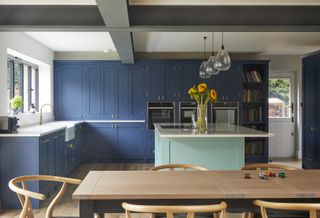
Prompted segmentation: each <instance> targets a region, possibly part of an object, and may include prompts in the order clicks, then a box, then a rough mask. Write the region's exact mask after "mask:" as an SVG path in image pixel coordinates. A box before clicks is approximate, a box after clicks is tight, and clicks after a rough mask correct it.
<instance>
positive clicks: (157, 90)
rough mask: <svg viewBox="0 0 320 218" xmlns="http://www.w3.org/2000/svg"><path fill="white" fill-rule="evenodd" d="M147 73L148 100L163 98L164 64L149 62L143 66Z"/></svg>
mask: <svg viewBox="0 0 320 218" xmlns="http://www.w3.org/2000/svg"><path fill="white" fill-rule="evenodd" d="M144 70H145V71H146V74H147V81H148V91H147V98H148V101H161V100H164V70H165V68H164V66H163V64H150V65H147V66H144Z"/></svg>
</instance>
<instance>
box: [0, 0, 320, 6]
mask: <svg viewBox="0 0 320 218" xmlns="http://www.w3.org/2000/svg"><path fill="white" fill-rule="evenodd" d="M0 4H10V5H15V4H17V5H95V4H96V1H95V0H0ZM129 4H131V5H320V0H129Z"/></svg>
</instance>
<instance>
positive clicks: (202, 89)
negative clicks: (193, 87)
mask: <svg viewBox="0 0 320 218" xmlns="http://www.w3.org/2000/svg"><path fill="white" fill-rule="evenodd" d="M206 89H207V84H205V83H200V84H199V85H198V90H199V92H204V91H205V90H206Z"/></svg>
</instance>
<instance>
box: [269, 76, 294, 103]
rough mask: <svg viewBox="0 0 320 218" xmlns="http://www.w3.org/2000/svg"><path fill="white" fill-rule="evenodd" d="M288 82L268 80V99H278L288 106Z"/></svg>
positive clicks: (286, 80)
mask: <svg viewBox="0 0 320 218" xmlns="http://www.w3.org/2000/svg"><path fill="white" fill-rule="evenodd" d="M289 96H290V82H289V80H288V79H269V98H279V99H280V100H282V101H284V102H285V105H288V104H289Z"/></svg>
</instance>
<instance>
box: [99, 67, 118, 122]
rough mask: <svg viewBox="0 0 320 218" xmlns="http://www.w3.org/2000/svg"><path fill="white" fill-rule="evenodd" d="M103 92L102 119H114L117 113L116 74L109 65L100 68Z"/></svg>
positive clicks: (101, 94)
mask: <svg viewBox="0 0 320 218" xmlns="http://www.w3.org/2000/svg"><path fill="white" fill-rule="evenodd" d="M102 81H103V91H102V92H101V93H100V94H99V96H102V102H103V103H102V117H103V118H104V119H116V115H117V113H118V95H117V92H118V72H117V68H116V67H115V66H113V65H111V64H103V67H102Z"/></svg>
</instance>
